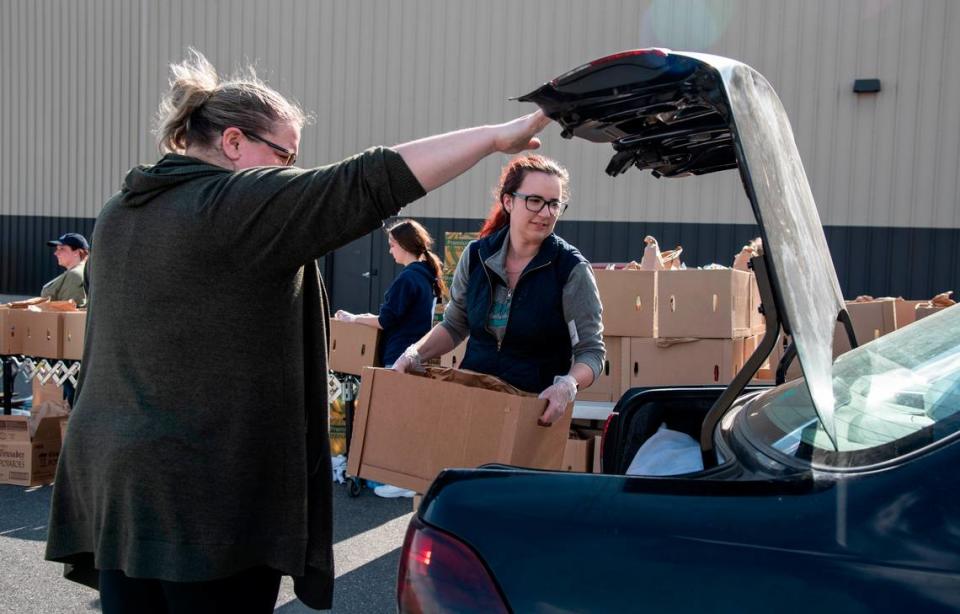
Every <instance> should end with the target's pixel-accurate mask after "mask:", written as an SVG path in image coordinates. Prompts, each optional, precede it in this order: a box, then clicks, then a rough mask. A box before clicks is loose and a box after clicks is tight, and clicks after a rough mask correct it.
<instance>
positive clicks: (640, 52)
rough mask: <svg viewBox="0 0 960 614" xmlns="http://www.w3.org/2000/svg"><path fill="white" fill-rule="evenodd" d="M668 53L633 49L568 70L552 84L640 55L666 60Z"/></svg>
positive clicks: (652, 49)
mask: <svg viewBox="0 0 960 614" xmlns="http://www.w3.org/2000/svg"><path fill="white" fill-rule="evenodd" d="M668 52H669V50H667V49H662V48H660V47H648V48H646V49H631V50H629V51H621V52H619V53H614V54H611V55H605V56H603V57H602V58H598V59H596V60H594V61H592V62H588V63H586V64H583V65H581V66H577V67H576V68H574V69H573V70H568V71H567V72H565V73H563V74H562V75H560V76H559V77H557V78H556V79H554V80H553V81H551V82H550V83H551V84H552V85H553V86H556V85H557V84H559V83H560V82H561V81H563V80H565V79H567V78H569V77H572V76H573V75H575V74H577V73H578V72H580V71H581V70H586V69H587V68H596V67H597V66H602V65H604V64H609V63H610V62H616V61H617V60H622V59H623V58H629V57H634V56H638V55H655V56H657V57H661V58H665V57H667V53H668Z"/></svg>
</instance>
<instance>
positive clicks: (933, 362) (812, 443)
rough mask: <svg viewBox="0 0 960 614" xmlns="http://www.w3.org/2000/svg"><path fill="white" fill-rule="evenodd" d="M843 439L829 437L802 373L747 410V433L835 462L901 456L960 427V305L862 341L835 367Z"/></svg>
mask: <svg viewBox="0 0 960 614" xmlns="http://www.w3.org/2000/svg"><path fill="white" fill-rule="evenodd" d="M833 391H834V395H835V396H836V406H835V411H836V427H837V441H836V443H835V444H834V442H832V441H831V440H830V438H829V437H828V436H827V433H826V431H824V429H823V426H822V425H821V423H820V421H819V420H818V418H817V414H816V412H815V411H814V408H813V404H812V402H811V401H810V395H809V393H808V392H807V387H806V385H805V384H804V382H803V380H802V379H801V380H797V381H795V382H792V383H790V384H788V385H786V386H781V387H779V388H777V389H775V390H774V391H771V392H770V393H768V394H766V395H764V396H763V397H761V398H760V399H757V401H756V402H755V403H753V404H751V405H750V406H748V408H747V411H746V412H745V413H744V414H743V422H742V424H743V425H744V427H745V432H746V434H747V437H748V438H749V439H750V440H751V441H753V442H754V443H757V444H759V445H760V446H762V447H766V448H768V449H770V450H771V451H772V452H773V454H772V455H773V456H779V455H787V456H790V457H793V458H795V459H799V460H802V461H806V462H810V463H811V464H813V465H823V466H829V467H862V466H866V465H872V464H876V463H880V462H884V461H887V460H890V459H893V458H897V457H899V456H902V455H904V454H908V453H910V452H913V451H915V450H918V449H920V448H922V447H924V446H927V445H930V444H932V443H934V442H936V441H938V440H941V439H943V438H945V437H948V436H950V435H952V434H954V433H956V432H957V431H958V430H960V307H951V308H948V309H944V310H943V311H941V312H939V313H936V314H934V315H931V316H928V317H926V318H923V319H922V320H919V321H917V322H916V323H914V324H911V325H909V326H906V327H904V328H902V329H900V330H897V331H895V332H893V333H890V334H889V335H885V336H883V337H880V338H879V339H876V340H874V341H872V342H870V343H867V344H865V345H862V346H860V347H859V348H857V349H855V350H852V351H850V352H848V353H846V354H844V355H843V356H841V357H840V358H838V359H837V361H836V363H835V364H834V367H833Z"/></svg>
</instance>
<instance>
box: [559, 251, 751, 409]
mask: <svg viewBox="0 0 960 614" xmlns="http://www.w3.org/2000/svg"><path fill="white" fill-rule="evenodd" d="M594 274H595V276H596V278H597V287H598V289H599V291H600V301H601V303H602V304H603V329H604V343H605V345H606V348H607V362H606V364H605V365H604V371H603V373H601V376H600V378H599V379H598V380H597V381H596V382H595V383H594V384H593V386H591V387H590V388H588V389H587V390H584V391H583V392H581V393H580V394H579V395H578V397H577V398H578V400H584V401H608V402H615V401H617V400H618V399H619V398H620V396H621V395H622V394H623V393H624V392H625V391H626V390H628V389H630V388H637V387H641V388H648V387H653V386H683V385H710V384H716V385H725V384H728V383H730V381H731V380H732V379H733V377H734V376H735V375H736V374H737V373H738V372H739V371H740V369H741V368H742V367H743V364H744V361H745V360H746V358H747V357H749V355H750V353H752V350H753V349H755V348H756V343H757V342H758V340H759V339H760V337H761V336H762V334H763V332H764V321H763V318H762V316H761V315H760V313H759V310H758V308H759V304H760V301H759V293H758V292H757V289H756V280H755V279H754V276H753V274H752V273H747V272H744V271H738V270H733V269H696V270H693V269H684V270H670V271H640V270H630V269H627V268H625V267H624V266H623V265H595V266H594Z"/></svg>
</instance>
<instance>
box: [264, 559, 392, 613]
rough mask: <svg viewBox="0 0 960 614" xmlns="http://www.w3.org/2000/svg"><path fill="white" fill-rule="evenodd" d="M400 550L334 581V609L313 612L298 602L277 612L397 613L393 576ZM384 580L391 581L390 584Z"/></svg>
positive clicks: (287, 604)
mask: <svg viewBox="0 0 960 614" xmlns="http://www.w3.org/2000/svg"><path fill="white" fill-rule="evenodd" d="M399 562H400V548H396V549H394V550H392V551H391V552H389V553H387V554H385V555H383V556H381V557H380V558H378V559H375V560H373V561H371V562H369V563H367V564H366V565H364V566H362V567H360V568H358V569H355V570H353V571H351V572H350V573H346V574H344V575H342V576H340V577H339V578H337V581H336V584H334V587H333V609H332V610H312V609H310V608H308V607H307V606H305V605H303V603H301V602H300V601H299V600H295V601H291V602H290V603H286V604H284V605H282V606H280V607H279V608H277V609H276V610H274V611H275V612H280V613H282V614H312V613H315V612H318V611H323V612H332V613H334V614H371V613H374V612H396V610H397V604H396V594H395V589H396V577H397V566H398V564H399ZM385 578H389V579H391V581H390V582H389V583H387V582H384V579H385Z"/></svg>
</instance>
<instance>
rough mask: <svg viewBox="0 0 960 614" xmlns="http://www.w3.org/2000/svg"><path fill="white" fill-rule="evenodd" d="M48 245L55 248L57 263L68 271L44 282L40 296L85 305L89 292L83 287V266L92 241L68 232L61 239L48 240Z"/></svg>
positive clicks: (54, 253) (80, 305)
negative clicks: (71, 300)
mask: <svg viewBox="0 0 960 614" xmlns="http://www.w3.org/2000/svg"><path fill="white" fill-rule="evenodd" d="M47 245H49V246H51V247H53V248H54V250H53V255H54V256H55V257H56V258H57V264H59V265H60V266H62V267H63V268H65V269H66V271H65V272H64V273H62V274H60V275H59V276H57V277H55V278H53V279H52V280H50V281H48V282H47V283H46V284H44V286H43V289H42V290H41V291H40V296H44V297H49V299H50V300H51V301H66V300H70V299H73V301H74V302H75V303H76V304H77V306H79V307H82V306H84V305H85V304H86V302H87V293H86V291H85V290H84V289H83V267H84V265H85V264H86V261H87V256H89V255H90V243H89V242H87V239H86V237H84V236H83V235H82V234H78V233H75V232H68V233H67V234H65V235H63V236H61V237H60V238H59V239H54V240H53V241H47Z"/></svg>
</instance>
